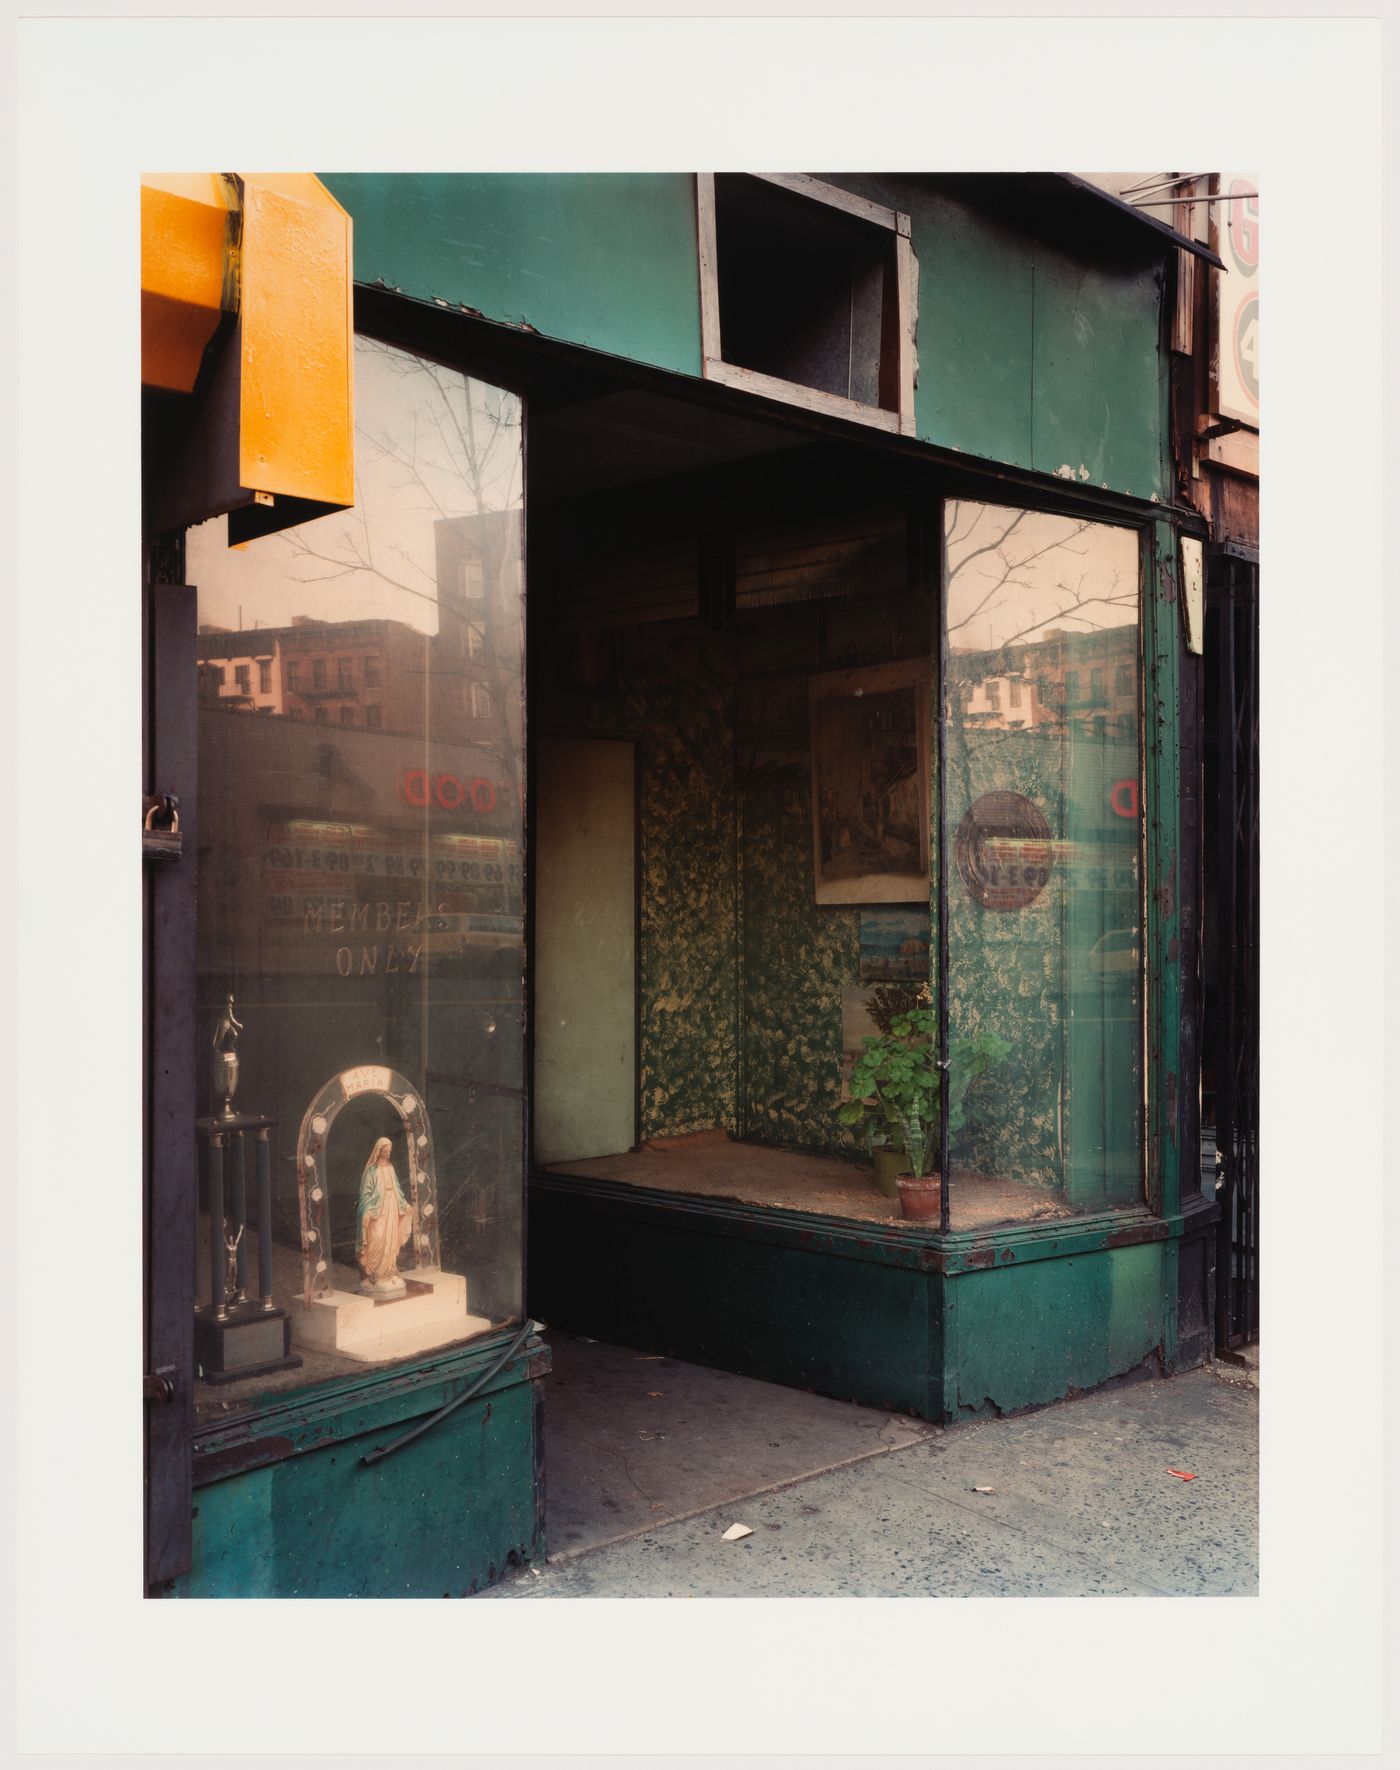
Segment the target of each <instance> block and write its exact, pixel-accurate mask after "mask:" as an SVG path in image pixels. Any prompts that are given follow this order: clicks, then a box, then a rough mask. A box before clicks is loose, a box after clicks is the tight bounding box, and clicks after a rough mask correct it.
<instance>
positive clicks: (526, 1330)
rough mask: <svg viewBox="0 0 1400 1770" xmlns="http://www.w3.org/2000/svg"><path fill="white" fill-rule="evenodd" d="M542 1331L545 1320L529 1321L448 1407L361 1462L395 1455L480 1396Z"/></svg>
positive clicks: (366, 1455) (377, 1460) (362, 1458)
mask: <svg viewBox="0 0 1400 1770" xmlns="http://www.w3.org/2000/svg"><path fill="white" fill-rule="evenodd" d="M543 1331H544V1323H543V1322H542V1321H527V1322H526V1323H525V1325H524V1327H522V1328H521V1330H520V1332H519V1333H518V1334H517V1335H516V1336H515V1338H514V1339H513V1340H512V1341H511V1343H510V1345H509V1346H507V1347H506V1349H505V1351H504V1352H503V1353H502V1354H501V1355H500V1357H499V1358H498V1359H496V1360H495V1362H494V1363H493V1364H489V1365H488V1366H487V1367H486V1369H485V1370H484V1371H483V1372H482V1373H481V1375H480V1376H479V1377H478V1378H477V1379H476V1381H475V1382H474V1383H473V1384H472V1385H471V1386H470V1387H469V1388H466V1389H464V1390H463V1391H462V1393H461V1394H460V1395H454V1396H453V1397H452V1399H451V1401H449V1402H448V1403H447V1404H446V1406H445V1407H440V1408H439V1409H438V1410H437V1412H436V1413H435V1414H429V1415H428V1417H427V1419H426V1420H420V1421H419V1422H418V1424H417V1425H416V1426H414V1427H413V1428H412V1429H411V1430H410V1431H408V1432H405V1433H404V1434H403V1436H402V1437H401V1438H395V1439H394V1440H393V1441H392V1443H389V1444H382V1445H380V1447H379V1449H378V1450H367V1451H366V1452H365V1454H364V1455H363V1456H362V1457H361V1458H360V1462H361V1463H362V1464H364V1465H368V1464H370V1463H382V1462H383V1460H384V1458H385V1457H388V1456H392V1455H393V1454H394V1452H395V1451H396V1450H402V1449H403V1447H404V1445H406V1444H412V1443H413V1440H414V1439H415V1438H421V1437H422V1436H423V1434H424V1433H425V1432H430V1431H431V1430H432V1429H433V1427H434V1426H436V1425H437V1423H438V1421H439V1420H445V1419H446V1418H447V1416H448V1414H450V1413H452V1412H453V1411H454V1409H456V1408H459V1407H461V1406H462V1404H463V1403H464V1402H467V1401H470V1400H471V1398H472V1396H473V1395H479V1394H480V1393H481V1391H482V1390H483V1389H484V1388H485V1387H486V1385H487V1384H488V1383H489V1382H490V1381H491V1379H492V1377H494V1376H495V1375H496V1373H497V1371H500V1370H504V1369H505V1367H506V1365H508V1364H509V1363H510V1361H511V1359H512V1358H514V1357H515V1355H516V1353H517V1352H519V1350H520V1348H521V1347H522V1346H523V1345H524V1344H525V1342H526V1341H527V1340H528V1339H529V1338H530V1335H531V1334H538V1333H543Z"/></svg>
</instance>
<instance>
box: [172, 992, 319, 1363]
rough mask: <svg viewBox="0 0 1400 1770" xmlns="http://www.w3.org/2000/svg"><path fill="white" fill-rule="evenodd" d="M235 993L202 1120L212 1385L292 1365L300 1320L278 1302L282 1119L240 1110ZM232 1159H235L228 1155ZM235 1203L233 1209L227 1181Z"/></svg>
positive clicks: (200, 1312)
mask: <svg viewBox="0 0 1400 1770" xmlns="http://www.w3.org/2000/svg"><path fill="white" fill-rule="evenodd" d="M242 1031H243V1023H242V1021H240V1020H239V1019H238V1018H237V1017H236V1016H235V1014H234V1012H233V996H232V993H230V994H229V996H228V997H227V998H226V1000H225V1003H224V1012H223V1016H222V1018H221V1019H220V1021H219V1024H218V1026H217V1027H215V1029H214V1042H213V1064H212V1068H213V1076H212V1080H213V1096H214V1101H215V1111H214V1115H213V1117H212V1118H207V1119H197V1120H196V1121H195V1123H196V1126H197V1128H198V1130H199V1132H200V1134H201V1136H202V1137H203V1138H204V1140H205V1144H206V1148H207V1151H208V1155H207V1168H208V1174H209V1302H208V1303H207V1304H204V1305H202V1306H201V1307H200V1308H198V1309H196V1310H195V1312H194V1349H195V1358H196V1360H197V1362H198V1364H199V1368H200V1375H201V1376H202V1377H203V1378H204V1380H205V1382H206V1383H232V1382H235V1381H236V1380H237V1379H239V1378H240V1377H255V1376H261V1375H263V1374H264V1373H266V1372H267V1371H276V1370H290V1369H292V1368H294V1367H295V1366H297V1365H299V1364H300V1363H301V1359H300V1357H299V1356H298V1355H297V1354H296V1353H294V1352H293V1351H292V1324H291V1321H290V1319H289V1318H288V1316H287V1313H286V1311H285V1310H284V1309H279V1308H278V1307H277V1305H276V1304H275V1303H274V1302H273V1300H272V1151H271V1146H270V1137H271V1133H272V1130H273V1127H274V1125H275V1124H276V1122H277V1121H276V1120H275V1119H269V1118H263V1117H262V1116H261V1115H259V1114H257V1113H241V1112H238V1111H237V1110H236V1109H235V1107H234V1104H233V1097H234V1095H235V1093H236V1092H237V1090H238V1035H239V1034H240V1033H241V1032H242ZM250 1138H251V1140H252V1145H253V1150H254V1158H255V1164H254V1165H255V1190H256V1195H257V1236H258V1284H257V1290H256V1292H255V1293H253V1294H250V1290H249V1283H248V1234H247V1231H248V1222H249V1216H248V1142H249V1139H250ZM226 1158H227V1159H226ZM226 1180H227V1182H228V1186H227V1192H228V1198H227V1205H228V1210H227V1213H226V1212H225V1202H226V1201H225V1190H226V1189H225V1181H226Z"/></svg>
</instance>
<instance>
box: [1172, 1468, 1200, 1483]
mask: <svg viewBox="0 0 1400 1770" xmlns="http://www.w3.org/2000/svg"><path fill="white" fill-rule="evenodd" d="M1167 1473H1168V1475H1175V1476H1176V1478H1177V1480H1178V1481H1194V1480H1195V1479H1196V1477H1195V1476H1194V1475H1189V1474H1188V1473H1187V1472H1186V1470H1185V1469H1168V1470H1167Z"/></svg>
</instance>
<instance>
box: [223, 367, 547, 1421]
mask: <svg viewBox="0 0 1400 1770" xmlns="http://www.w3.org/2000/svg"><path fill="white" fill-rule="evenodd" d="M355 401H356V474H355V504H354V507H353V508H352V509H350V510H347V511H345V512H343V513H339V514H337V515H334V516H326V517H323V518H321V519H319V520H317V521H315V522H312V523H309V524H307V525H306V526H304V527H302V528H293V529H289V530H287V531H286V532H285V533H283V534H280V535H275V536H269V537H266V538H264V539H261V540H259V541H256V542H253V543H251V544H250V545H249V546H247V547H246V548H243V549H230V548H229V547H228V546H227V545H226V526H225V523H224V521H223V519H219V520H217V521H216V522H213V523H208V524H206V525H204V526H203V527H202V528H200V529H196V530H194V531H192V532H191V534H190V537H189V549H188V559H189V575H190V578H191V579H192V581H193V582H194V583H195V584H197V585H198V587H199V588H198V596H199V639H198V657H199V665H200V669H199V684H200V706H199V792H200V806H201V822H200V839H201V847H200V856H199V868H200V871H199V925H198V1022H197V1025H198V1037H199V1040H200V1044H201V1048H202V1053H203V1060H202V1061H201V1065H200V1069H201V1090H202V1098H201V1103H200V1113H201V1116H200V1120H199V1131H200V1151H201V1176H200V1215H199V1267H198V1270H199V1278H198V1282H197V1286H196V1302H197V1305H198V1307H197V1310H196V1321H195V1334H196V1359H197V1362H198V1366H199V1376H200V1378H201V1381H200V1383H199V1386H198V1397H199V1399H198V1404H197V1405H198V1406H199V1408H200V1411H201V1412H202V1413H204V1414H208V1413H210V1412H212V1411H218V1412H220V1413H222V1412H224V1411H225V1409H226V1406H227V1404H228V1403H229V1402H230V1401H235V1402H237V1401H240V1400H242V1401H245V1402H246V1401H248V1400H250V1399H251V1398H252V1397H254V1396H255V1395H257V1394H259V1393H261V1392H263V1391H265V1390H267V1389H270V1388H285V1387H289V1386H294V1385H298V1384H303V1383H308V1382H314V1381H319V1380H322V1379H324V1378H327V1377H332V1376H336V1375H341V1374H351V1373H354V1372H364V1371H365V1370H367V1369H369V1368H372V1367H373V1366H375V1365H382V1364H384V1363H386V1362H388V1361H391V1360H393V1359H396V1358H403V1357H408V1356H412V1355H414V1354H417V1353H421V1352H424V1351H427V1350H431V1349H433V1348H435V1347H440V1346H448V1345H451V1344H453V1343H455V1342H458V1341H461V1340H464V1339H467V1338H469V1337H470V1336H471V1335H473V1334H476V1333H481V1332H484V1331H485V1330H487V1329H488V1328H491V1327H495V1326H498V1325H500V1324H502V1323H504V1322H506V1321H509V1320H511V1319H512V1318H514V1317H518V1316H519V1313H520V1308H521V1202H522V1201H521V1172H522V1098H523V1096H522V1078H523V1057H522V1013H521V1002H522V989H521V975H522V970H523V950H524V949H523V932H522V930H523V920H522V918H523V907H522V906H523V898H522V864H521V844H522V778H523V777H522V768H523V760H522V759H523V706H522V582H521V517H522V485H521V473H522V450H521V412H520V405H519V402H518V400H517V399H516V398H515V396H514V395H512V394H508V393H505V392H503V391H502V390H500V389H498V388H495V387H491V386H488V385H486V384H484V383H482V382H479V381H473V380H470V379H468V378H467V377H466V376H464V375H462V374H460V373H458V372H456V371H453V370H451V369H447V368H444V367H441V366H440V365H438V364H436V363H431V362H428V361H425V360H423V359H420V358H418V357H415V356H411V355H408V354H406V353H405V352H403V351H400V350H397V349H394V348H392V347H390V346H388V345H385V344H382V343H378V342H375V341H372V340H369V339H364V338H361V339H358V340H357V342H356V353H355ZM254 663H256V664H257V665H258V670H257V673H256V677H254V676H253V675H252V665H253V664H254ZM254 680H255V681H256V683H257V688H256V690H255V691H254V690H252V689H250V686H249V685H250V683H251V682H252V681H254Z"/></svg>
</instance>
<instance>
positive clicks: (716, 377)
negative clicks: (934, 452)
mask: <svg viewBox="0 0 1400 1770" xmlns="http://www.w3.org/2000/svg"><path fill="white" fill-rule="evenodd" d="M703 374H704V378H705V380H706V381H714V382H717V383H718V384H719V385H720V386H721V387H732V388H734V389H735V390H736V391H738V392H740V393H752V394H757V395H758V396H759V397H760V398H762V399H771V400H776V401H778V402H780V403H781V404H783V405H786V406H799V407H801V408H802V410H803V411H807V412H819V413H821V415H822V416H823V417H827V418H845V419H846V420H847V421H848V422H850V423H852V424H865V425H867V426H869V428H870V429H872V430H883V431H884V432H885V434H886V435H888V436H913V435H914V418H913V414H912V413H903V414H901V413H899V412H890V411H887V410H886V409H885V408H884V407H883V406H867V405H864V404H862V402H861V401H860V400H855V399H846V398H845V397H844V396H843V395H842V394H839V393H824V392H822V390H821V389H820V388H817V387H804V386H803V385H802V384H801V383H800V382H798V381H784V380H783V379H782V378H781V377H780V376H778V375H765V374H764V373H763V372H762V371H761V370H759V369H745V368H742V367H741V366H740V365H739V364H738V363H727V362H725V361H724V360H723V359H722V358H720V357H713V356H707V357H706V358H705V360H704V368H703Z"/></svg>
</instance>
